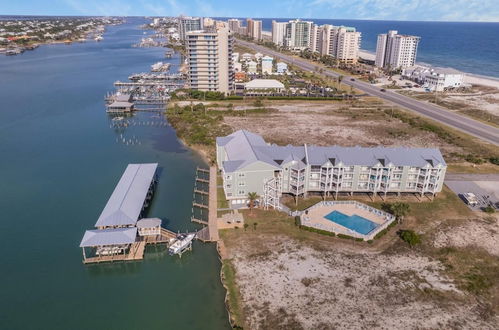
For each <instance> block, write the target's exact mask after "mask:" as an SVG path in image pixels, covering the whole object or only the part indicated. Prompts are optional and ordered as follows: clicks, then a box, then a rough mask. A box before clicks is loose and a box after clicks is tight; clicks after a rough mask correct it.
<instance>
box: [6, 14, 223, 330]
mask: <svg viewBox="0 0 499 330" xmlns="http://www.w3.org/2000/svg"><path fill="white" fill-rule="evenodd" d="M144 22H145V20H141V19H129V22H128V23H127V24H123V25H119V26H112V27H109V28H108V30H107V32H106V33H105V34H104V40H103V41H102V42H100V43H97V42H94V41H89V42H87V43H81V44H80V43H75V44H72V45H48V46H41V47H39V48H37V49H36V50H34V51H30V52H25V53H24V54H22V55H20V56H0V78H1V79H0V99H1V100H2V103H1V105H0V155H1V156H0V210H1V211H2V215H1V216H0V232H1V233H2V239H1V240H0V251H1V254H0V283H1V289H0V297H1V298H0V329H2V330H3V329H5V330H7V329H8V330H15V329H120V330H121V329H214V330H215V329H216V330H218V329H229V328H230V326H229V322H228V317H227V312H226V310H225V304H224V298H225V290H224V288H223V287H222V285H221V282H220V261H219V256H218V254H217V251H216V247H215V245H214V244H202V243H199V242H195V243H194V247H193V251H192V252H189V253H187V254H185V255H184V256H183V257H182V259H179V258H172V257H170V256H168V254H167V253H166V251H165V247H164V246H163V247H161V246H156V247H150V248H148V249H147V253H146V256H145V257H146V258H145V260H143V261H141V262H130V263H113V264H101V265H92V266H85V265H83V264H82V262H81V261H82V252H81V249H80V248H79V247H78V245H79V243H80V241H81V238H82V236H83V233H84V231H85V230H86V229H91V228H92V227H93V226H94V224H95V221H96V220H97V218H98V216H99V214H100V212H101V211H102V209H103V208H104V206H105V205H106V202H107V200H108V198H109V196H110V195H111V193H112V192H113V189H114V187H115V186H116V184H117V182H118V180H119V178H120V177H121V175H122V173H123V171H124V170H125V168H126V165H127V164H128V163H132V162H157V163H159V166H160V170H159V184H158V186H157V189H156V191H155V194H154V199H153V201H152V204H151V206H150V207H149V211H148V216H153V217H159V218H161V219H162V220H163V225H164V226H165V227H167V228H169V229H172V230H174V231H177V230H182V231H184V230H192V229H195V228H197V227H198V226H197V225H195V224H192V223H191V222H190V215H191V207H192V192H193V189H194V173H195V170H196V167H197V166H203V162H202V160H201V158H200V157H199V155H197V154H196V153H194V152H192V151H191V150H190V149H188V148H186V147H184V146H183V145H182V144H181V143H180V141H179V140H178V139H177V137H176V134H175V131H174V130H173V129H172V127H171V126H169V125H166V126H165V125H156V126H151V125H147V126H144V125H142V126H139V125H136V126H131V127H128V128H126V129H124V130H116V129H112V128H111V127H110V122H111V121H110V118H109V117H108V116H107V115H106V113H105V108H104V95H105V93H106V92H107V91H111V90H113V89H114V88H113V82H114V81H116V80H126V79H127V77H128V75H130V74H132V73H135V72H144V71H148V70H149V69H150V65H151V64H152V63H154V62H157V61H160V60H163V61H165V58H164V49H162V48H132V47H131V45H132V44H133V43H136V42H137V41H139V40H140V38H141V37H143V31H141V30H140V29H138V28H137V27H138V25H139V24H143V23H144ZM167 61H171V62H172V63H173V64H174V65H172V70H176V68H177V67H178V63H179V58H178V56H176V57H175V58H173V59H171V60H167ZM130 120H131V121H135V122H154V123H163V124H164V123H165V122H166V121H167V118H163V117H162V116H158V115H157V114H155V113H150V112H142V113H137V114H136V115H134V116H133V117H132V118H130ZM120 134H123V136H124V137H125V138H126V139H127V140H130V139H138V141H139V142H140V144H138V143H137V144H128V145H127V144H126V143H125V144H124V143H122V142H121V140H120ZM204 166H205V165H204Z"/></svg>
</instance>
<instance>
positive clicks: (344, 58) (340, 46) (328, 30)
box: [311, 24, 361, 63]
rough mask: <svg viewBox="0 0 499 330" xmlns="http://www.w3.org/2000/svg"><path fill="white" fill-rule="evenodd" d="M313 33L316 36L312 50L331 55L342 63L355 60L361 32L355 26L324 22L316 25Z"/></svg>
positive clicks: (354, 61)
mask: <svg viewBox="0 0 499 330" xmlns="http://www.w3.org/2000/svg"><path fill="white" fill-rule="evenodd" d="M315 33H316V34H317V36H316V38H315V40H316V41H315V47H314V48H311V50H312V51H316V52H319V53H320V54H321V55H330V56H333V57H334V58H337V59H338V60H339V61H340V62H343V63H356V62H357V59H358V57H359V48H360V41H361V33H360V32H357V31H356V30H355V28H353V27H346V26H333V25H329V24H325V25H322V26H320V27H318V28H317V29H316V32H315ZM313 45H314V44H313Z"/></svg>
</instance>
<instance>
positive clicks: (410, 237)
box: [399, 230, 421, 248]
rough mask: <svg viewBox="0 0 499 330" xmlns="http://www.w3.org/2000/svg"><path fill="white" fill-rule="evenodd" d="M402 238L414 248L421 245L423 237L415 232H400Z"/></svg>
mask: <svg viewBox="0 0 499 330" xmlns="http://www.w3.org/2000/svg"><path fill="white" fill-rule="evenodd" d="M399 236H400V238H401V239H402V240H403V241H404V242H406V243H407V244H409V246H410V247H411V248H412V247H413V246H414V245H416V244H419V243H421V237H420V236H419V235H418V234H417V233H416V232H415V231H414V230H400V231H399Z"/></svg>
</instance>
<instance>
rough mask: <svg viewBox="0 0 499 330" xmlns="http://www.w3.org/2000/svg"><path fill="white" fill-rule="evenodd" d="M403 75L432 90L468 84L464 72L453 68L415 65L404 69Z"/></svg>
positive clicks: (439, 90) (437, 90)
mask: <svg viewBox="0 0 499 330" xmlns="http://www.w3.org/2000/svg"><path fill="white" fill-rule="evenodd" d="M402 76H403V77H404V78H407V79H410V80H412V81H415V82H416V83H418V84H420V85H421V86H422V87H424V88H427V89H428V90H430V91H432V92H435V91H436V92H441V91H445V90H447V89H452V88H459V87H463V86H467V85H466V84H465V83H464V74H463V73H462V72H460V71H457V70H455V69H452V68H428V67H424V66H414V67H409V68H405V69H403V70H402Z"/></svg>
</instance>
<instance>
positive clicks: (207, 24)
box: [203, 17, 215, 29]
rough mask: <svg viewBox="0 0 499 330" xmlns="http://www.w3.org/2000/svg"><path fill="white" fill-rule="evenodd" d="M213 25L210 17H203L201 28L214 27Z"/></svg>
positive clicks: (213, 21) (213, 22)
mask: <svg viewBox="0 0 499 330" xmlns="http://www.w3.org/2000/svg"><path fill="white" fill-rule="evenodd" d="M214 25H215V20H214V19H213V18H210V17H205V18H204V19H203V28H205V29H206V28H208V27H210V26H214Z"/></svg>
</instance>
